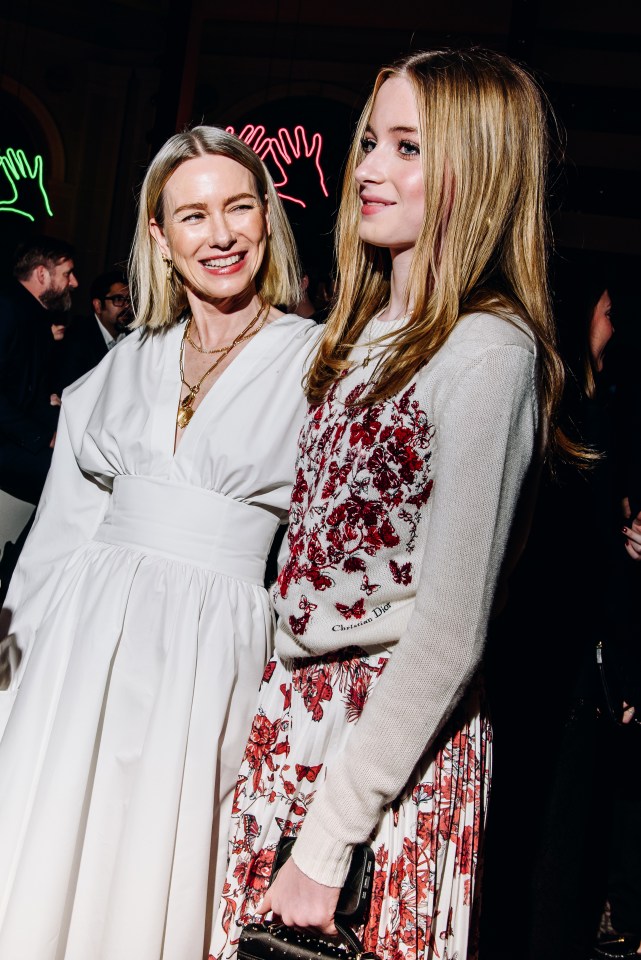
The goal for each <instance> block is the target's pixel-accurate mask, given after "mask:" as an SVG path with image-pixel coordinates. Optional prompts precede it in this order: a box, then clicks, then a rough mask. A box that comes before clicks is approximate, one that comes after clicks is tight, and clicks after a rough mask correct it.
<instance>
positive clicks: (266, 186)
mask: <svg viewBox="0 0 641 960" xmlns="http://www.w3.org/2000/svg"><path fill="white" fill-rule="evenodd" d="M207 154H213V155H220V156H223V157H229V158H230V159H231V160H235V161H236V162H237V163H239V164H240V165H241V166H242V167H245V169H246V170H249V172H250V173H251V174H252V176H253V177H254V180H255V182H256V189H257V191H258V196H259V198H260V201H261V203H262V204H263V206H267V207H268V208H269V222H270V227H271V233H270V236H269V237H268V238H267V246H266V250H265V256H264V259H263V262H262V264H261V267H260V270H259V272H258V274H257V276H256V290H257V292H258V293H259V294H260V295H261V297H262V298H263V299H264V300H266V301H267V302H268V303H272V304H281V305H284V306H286V307H292V306H293V305H294V304H295V303H297V301H298V299H299V298H300V267H299V260H298V254H297V251H296V243H295V241H294V236H293V234H292V230H291V227H290V225H289V221H288V219H287V216H286V214H285V211H284V210H283V205H282V203H281V201H280V198H279V196H278V194H277V193H276V189H275V187H274V184H273V181H272V178H271V177H270V175H269V171H268V170H267V167H266V166H265V164H264V163H263V162H262V160H261V159H260V158H259V157H258V156H257V155H256V154H255V153H254V151H253V150H251V149H250V147H248V146H247V145H246V144H244V143H243V142H242V141H241V140H239V139H238V138H237V137H235V136H233V134H231V133H227V132H226V131H225V130H221V129H220V128H219V127H194V128H193V130H187V131H185V132H184V133H177V134H175V135H174V136H173V137H170V138H169V140H168V141H167V142H166V143H165V144H164V146H162V147H161V148H160V150H159V151H158V153H157V154H156V156H155V157H154V159H153V160H152V161H151V164H150V166H149V169H148V170H147V173H146V175H145V179H144V181H143V185H142V189H141V191H140V200H139V203H138V219H137V222H136V232H135V236H134V242H133V246H132V249H131V258H130V261H129V281H130V284H131V293H132V303H133V309H134V314H135V317H136V320H135V323H134V326H137V327H146V328H147V329H150V330H153V329H157V328H159V327H163V326H167V325H168V324H172V323H175V321H176V320H177V319H178V318H179V316H180V315H181V314H182V313H183V311H184V310H185V308H186V306H187V293H186V289H185V285H184V283H183V280H182V277H181V276H180V274H179V273H178V272H177V271H176V270H171V271H170V273H169V275H168V272H167V265H166V263H164V262H163V258H162V254H161V252H160V249H159V247H158V244H157V243H156V242H155V241H154V240H153V239H152V237H151V234H150V233H149V221H150V220H151V219H152V217H154V218H155V219H156V220H157V222H158V223H159V224H160V226H162V225H163V223H164V209H163V191H164V189H165V185H166V183H167V181H168V180H169V178H170V177H171V175H172V173H174V171H175V170H177V169H178V167H179V166H180V165H181V164H182V163H185V161H186V160H191V159H193V158H194V157H202V156H205V155H207Z"/></svg>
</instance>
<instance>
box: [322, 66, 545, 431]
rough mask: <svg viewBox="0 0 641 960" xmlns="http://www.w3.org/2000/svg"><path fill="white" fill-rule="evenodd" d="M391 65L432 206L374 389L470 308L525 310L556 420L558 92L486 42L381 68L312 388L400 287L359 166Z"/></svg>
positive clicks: (426, 353)
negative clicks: (415, 118)
mask: <svg viewBox="0 0 641 960" xmlns="http://www.w3.org/2000/svg"><path fill="white" fill-rule="evenodd" d="M390 77H401V78H404V79H405V80H407V81H408V83H409V84H410V85H411V87H412V90H413V92H414V95H415V98H416V105H417V108H418V114H419V126H420V131H419V135H420V151H421V161H422V168H423V179H424V183H425V217H424V221H423V226H422V229H421V232H420V236H419V237H418V239H417V242H416V246H415V249H414V255H413V260H412V264H411V268H410V274H409V281H408V288H407V291H406V304H405V307H406V309H407V310H408V312H409V313H410V319H409V322H408V323H407V325H406V326H404V327H403V329H402V330H401V331H400V332H399V333H397V334H396V335H395V336H394V338H393V339H392V340H391V341H390V342H389V346H388V350H387V356H386V359H385V361H384V362H383V363H382V364H381V366H380V368H379V372H378V376H377V378H376V381H375V382H374V383H373V385H372V387H371V389H370V390H369V392H368V393H367V395H366V396H365V398H364V402H365V403H374V402H377V401H379V400H382V399H384V398H387V397H390V396H392V395H394V394H396V393H398V391H399V390H401V389H402V388H403V387H404V386H405V385H406V384H407V383H408V382H409V381H410V380H411V379H412V377H413V376H414V375H415V374H416V373H417V371H418V370H419V369H420V368H421V367H422V366H423V365H424V364H425V363H426V362H427V361H428V360H429V359H430V357H432V356H433V355H434V354H435V353H436V351H437V350H438V349H439V348H440V347H441V346H442V345H443V344H444V343H445V341H446V339H447V337H448V336H449V334H450V333H451V331H452V329H453V328H454V325H455V324H456V323H457V321H458V320H459V318H460V317H461V315H463V314H465V313H469V312H471V311H476V310H486V311H490V312H492V313H495V314H498V315H502V316H505V317H506V318H509V317H510V316H513V315H517V316H519V317H521V318H522V319H523V320H524V321H525V322H526V323H527V324H528V326H529V327H530V329H531V331H532V333H533V334H534V336H535V337H536V339H537V341H538V344H539V352H540V358H541V400H542V408H543V413H544V417H545V419H546V420H547V421H548V422H549V421H550V420H551V419H552V417H553V414H554V411H555V410H556V407H557V404H558V401H559V398H560V395H561V392H562V388H563V365H562V363H561V360H560V358H559V356H558V354H557V352H556V347H555V329H554V323H553V320H552V313H551V309H550V301H549V293H548V285H547V262H546V243H547V232H548V227H547V216H546V206H545V188H546V173H547V164H548V123H547V116H546V114H547V103H546V101H545V99H544V96H543V94H542V92H541V90H540V89H539V87H538V85H537V84H536V83H535V81H534V80H533V79H532V77H530V75H529V74H528V73H527V72H526V71H525V70H524V69H522V68H521V67H520V66H519V65H518V64H516V63H514V61H512V60H510V59H509V58H508V57H506V56H504V55H502V54H499V53H495V52H493V51H489V50H479V49H470V50H436V51H431V52H425V53H417V54H413V55H411V56H409V57H407V58H406V59H404V60H402V61H400V62H399V63H397V64H396V65H394V66H391V67H385V68H384V69H382V70H381V71H380V72H379V74H378V76H377V78H376V82H375V84H374V89H373V91H372V94H371V96H370V98H369V100H368V101H367V104H366V105H365V108H364V110H363V113H362V116H361V118H360V121H359V124H358V127H357V130H356V135H355V139H354V143H353V145H352V148H351V151H350V154H349V158H348V162H347V167H346V173H345V181H344V185H343V194H342V201H341V207H340V212H339V217H338V224H337V240H336V243H337V265H338V295H337V300H336V304H335V307H334V309H333V311H332V313H331V316H330V318H329V320H328V323H327V326H326V331H325V335H324V338H323V341H322V343H321V346H320V349H319V351H318V353H317V355H316V358H315V361H314V363H313V365H312V366H311V368H310V372H309V375H308V378H307V385H306V386H307V395H308V398H309V400H310V401H311V402H312V403H320V402H321V401H322V400H323V398H324V397H325V396H326V394H327V391H328V389H329V388H330V386H331V384H332V383H333V382H334V381H335V380H336V379H337V377H339V376H340V374H341V371H343V370H344V369H345V368H346V367H348V366H349V353H350V350H351V348H352V345H353V344H354V342H355V341H356V340H357V339H358V337H359V336H360V334H361V333H362V331H363V329H364V327H365V326H366V324H367V323H368V321H369V320H370V319H371V318H372V316H373V315H374V314H375V313H376V312H377V311H379V310H381V309H382V308H383V307H384V306H385V304H386V303H387V301H388V299H389V289H390V271H391V260H390V256H389V253H388V251H387V250H385V249H379V248H376V247H373V246H371V245H370V244H367V243H365V242H363V241H362V240H361V239H360V237H359V223H360V203H359V195H358V188H357V185H356V183H355V180H354V171H355V169H356V167H357V166H358V165H359V163H360V162H361V161H362V159H363V156H364V152H363V147H362V138H363V136H364V134H365V131H366V128H367V124H368V121H369V118H370V114H371V111H372V108H373V104H374V99H375V97H376V94H377V92H378V90H379V89H380V88H381V86H382V85H383V84H384V83H385V82H386V80H388V79H389V78H390ZM561 442H562V443H563V441H561Z"/></svg>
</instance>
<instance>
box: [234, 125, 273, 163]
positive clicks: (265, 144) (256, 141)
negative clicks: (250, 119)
mask: <svg viewBox="0 0 641 960" xmlns="http://www.w3.org/2000/svg"><path fill="white" fill-rule="evenodd" d="M225 130H226V131H227V133H233V134H234V136H236V137H238V139H239V140H242V141H243V143H246V144H247V146H248V147H251V149H252V150H253V151H254V153H257V154H258V156H259V157H260V159H261V160H263V159H264V156H265V153H266V151H267V150H268V149H269V144H270V140H271V137H266V136H265V128H264V127H263V126H262V124H259V125H258V126H254V124H253V123H246V124H245V126H244V127H243V129H242V130H241V131H240V133H236V131H235V130H234V128H233V127H225Z"/></svg>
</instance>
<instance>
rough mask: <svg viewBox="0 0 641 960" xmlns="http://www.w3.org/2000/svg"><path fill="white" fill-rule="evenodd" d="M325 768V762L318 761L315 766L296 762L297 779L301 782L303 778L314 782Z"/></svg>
mask: <svg viewBox="0 0 641 960" xmlns="http://www.w3.org/2000/svg"><path fill="white" fill-rule="evenodd" d="M322 769H323V764H322V763H318V764H316V766H314V767H305V766H303V764H301V763H297V764H296V779H297V780H298V782H299V783H300V781H301V780H309V782H310V783H314V781H315V780H316V777H317V776H318V774H319V773H320V771H321V770H322Z"/></svg>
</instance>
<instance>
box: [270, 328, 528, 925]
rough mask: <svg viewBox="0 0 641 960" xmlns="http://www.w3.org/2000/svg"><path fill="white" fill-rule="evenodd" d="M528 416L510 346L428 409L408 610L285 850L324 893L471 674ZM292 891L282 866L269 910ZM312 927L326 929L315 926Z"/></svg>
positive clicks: (521, 366)
mask: <svg viewBox="0 0 641 960" xmlns="http://www.w3.org/2000/svg"><path fill="white" fill-rule="evenodd" d="M536 415H537V413H536V393H535V387H534V356H533V355H532V354H531V353H530V352H528V351H527V350H526V349H523V348H522V347H519V346H514V345H506V346H496V347H490V348H489V349H485V350H483V351H482V352H481V354H480V356H477V358H476V359H475V360H470V361H468V362H467V363H466V365H465V367H464V368H463V369H461V370H460V371H459V375H457V377H456V378H455V380H454V381H453V385H452V388H451V389H450V392H449V396H448V397H447V399H446V400H445V401H444V402H443V405H442V409H441V410H440V411H436V424H435V426H436V439H437V453H436V466H435V483H434V489H433V492H432V495H431V496H432V498H433V500H432V512H431V517H430V526H429V531H428V535H427V545H426V550H425V555H424V558H423V563H422V568H421V575H420V581H419V585H418V588H417V596H416V603H415V609H414V613H413V615H412V619H411V621H410V623H409V625H408V628H407V630H406V632H405V634H404V635H403V636H402V637H401V638H400V640H399V641H398V643H397V645H396V646H395V648H394V650H393V652H392V655H391V657H390V661H389V663H388V665H387V667H386V669H385V671H384V672H383V675H382V677H381V679H380V680H379V681H378V683H377V684H376V686H375V688H374V689H373V691H372V694H371V696H370V698H369V700H368V702H367V704H366V706H365V708H364V710H363V713H362V716H361V719H360V720H359V723H358V724H357V726H356V727H355V728H354V730H353V731H352V732H351V734H350V738H349V741H348V743H347V746H346V748H345V749H344V751H343V752H342V753H341V754H340V755H338V756H337V757H335V758H334V759H333V760H330V761H329V762H328V764H327V770H328V772H327V778H326V780H325V782H324V784H323V786H322V787H321V788H320V789H319V791H318V793H317V795H316V797H315V799H314V803H313V805H312V806H311V807H310V810H309V812H308V814H307V816H306V819H305V822H304V824H303V827H302V830H301V833H300V836H299V838H298V840H297V841H296V844H295V845H294V848H293V854H292V857H293V860H294V862H295V864H296V866H297V867H298V869H299V871H302V873H303V874H305V875H306V877H307V878H311V879H313V880H314V881H316V883H317V884H320V885H322V886H323V887H324V888H325V890H324V891H322V892H323V893H324V892H325V891H326V890H327V888H335V889H336V888H338V887H340V885H341V884H342V883H343V881H344V878H345V874H346V872H347V869H348V866H349V862H350V858H351V850H352V848H353V846H354V845H355V844H356V843H359V842H363V841H366V840H367V839H368V838H369V836H370V834H371V832H372V830H373V829H374V828H375V826H376V823H377V822H378V820H379V817H380V814H381V810H382V808H383V807H384V806H385V805H386V804H387V803H389V802H390V801H391V800H392V799H394V798H395V797H396V796H397V795H398V794H399V793H400V792H401V791H402V789H403V787H404V785H405V783H406V781H407V778H408V777H409V775H410V773H411V771H412V769H413V768H414V766H415V765H416V763H417V762H418V760H419V759H420V757H421V755H422V754H423V753H424V751H425V749H426V748H427V747H428V746H429V744H430V743H431V742H432V741H433V739H434V737H435V735H436V733H437V732H438V731H439V729H440V728H441V727H442V726H443V724H444V722H445V721H446V719H447V717H448V716H449V714H450V713H451V711H452V709H453V708H454V706H455V704H456V703H457V701H458V700H459V698H460V696H461V693H462V691H463V689H464V688H465V686H466V684H467V683H468V682H469V680H470V677H471V675H472V674H473V672H474V670H475V669H476V667H477V665H478V662H479V659H480V656H481V652H482V649H483V644H484V641H485V635H486V628H487V621H488V618H489V613H490V608H491V605H492V600H493V597H494V592H495V588H496V583H497V579H498V574H499V572H500V567H501V563H502V560H503V556H504V553H505V548H506V544H507V540H508V536H509V532H510V526H511V523H512V519H513V516H514V512H515V509H516V504H517V500H518V497H519V493H520V490H521V486H522V483H523V480H524V477H525V474H526V472H527V470H528V466H529V464H530V461H531V457H532V451H533V447H534V440H535V433H536ZM290 875H291V876H290ZM288 878H289V880H291V884H288V883H286V881H288ZM296 884H298V885H299V886H300V882H299V878H298V877H297V876H296V875H295V873H294V869H293V868H290V871H289V873H288V874H285V873H283V875H282V876H281V878H280V882H278V881H277V883H276V884H275V885H274V888H273V892H272V894H271V897H272V907H273V909H274V910H276V911H277V912H279V913H281V912H282V910H283V909H286V907H285V904H286V903H288V904H289V907H288V908H287V909H289V910H290V911H291V909H292V908H293V905H292V901H294V903H295V898H296V896H297V895H298V893H297V889H296ZM318 892H321V891H318ZM334 902H335V901H334ZM325 920H326V923H327V924H329V923H331V916H330V917H329V918H325ZM297 922H298V923H299V924H302V923H303V921H302V919H301V917H300V913H299V917H298V920H297ZM314 925H316V926H321V928H323V929H327V926H326V925H325V926H324V925H323V924H322V923H321V924H319V922H318V918H317V919H316V920H315V921H314Z"/></svg>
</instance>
